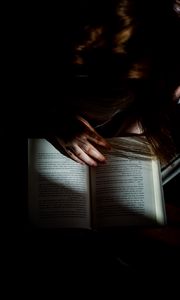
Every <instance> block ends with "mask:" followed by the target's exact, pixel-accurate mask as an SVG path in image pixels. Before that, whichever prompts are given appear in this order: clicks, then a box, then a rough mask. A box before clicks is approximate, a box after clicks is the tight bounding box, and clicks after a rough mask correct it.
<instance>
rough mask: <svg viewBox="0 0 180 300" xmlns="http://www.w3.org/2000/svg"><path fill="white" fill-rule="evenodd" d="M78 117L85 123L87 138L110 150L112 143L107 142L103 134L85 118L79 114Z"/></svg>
mask: <svg viewBox="0 0 180 300" xmlns="http://www.w3.org/2000/svg"><path fill="white" fill-rule="evenodd" d="M77 119H78V120H79V121H81V122H82V123H83V124H84V125H85V127H86V134H87V139H88V140H89V141H91V142H93V143H95V144H97V145H100V146H102V147H105V148H107V149H109V150H110V149H111V145H110V144H109V143H108V142H107V140H106V139H104V138H103V137H102V136H100V135H99V134H98V133H97V132H96V131H95V130H94V128H93V127H92V126H91V125H90V124H89V123H88V122H87V121H86V120H85V119H84V118H82V117H80V116H77Z"/></svg>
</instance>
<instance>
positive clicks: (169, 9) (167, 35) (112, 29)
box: [64, 0, 180, 160]
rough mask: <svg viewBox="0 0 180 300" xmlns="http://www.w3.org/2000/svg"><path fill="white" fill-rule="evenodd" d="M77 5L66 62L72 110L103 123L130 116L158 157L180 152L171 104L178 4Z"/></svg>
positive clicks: (139, 0)
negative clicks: (116, 116) (122, 113)
mask: <svg viewBox="0 0 180 300" xmlns="http://www.w3.org/2000/svg"><path fill="white" fill-rule="evenodd" d="M74 2H75V4H74V7H71V14H70V16H71V26H70V25H68V26H67V32H66V33H67V35H66V36H65V45H66V47H65V49H66V48H67V49H69V50H68V51H66V53H65V58H64V61H65V62H67V65H68V67H67V65H66V67H67V70H68V72H67V73H68V80H69V82H71V88H70V89H69V90H70V92H69V93H68V92H67V97H69V99H71V96H72V98H73V99H74V100H73V101H72V107H73V109H77V112H79V111H80V112H86V111H90V112H91V114H93V115H94V117H95V118H97V119H98V118H99V119H102V120H103V118H104V119H106V118H108V116H111V115H113V113H114V112H115V111H127V112H128V111H129V112H130V114H131V115H132V116H133V117H134V118H136V119H137V120H138V121H139V123H140V125H141V127H142V129H143V132H144V134H145V136H146V138H147V140H148V141H149V142H150V144H151V146H152V149H153V151H154V153H155V154H156V155H158V156H159V158H160V159H162V160H167V159H169V158H170V157H171V156H172V155H174V153H175V151H176V149H175V145H174V143H173V135H172V132H171V129H172V128H171V118H173V113H174V106H173V102H172V101H171V99H172V93H173V89H174V88H175V86H176V85H178V84H179V82H178V80H179V78H178V66H177V64H178V61H177V58H178V55H179V54H178V53H180V52H179V50H178V42H177V40H178V34H179V18H178V16H177V15H176V13H175V10H173V5H174V1H172V0H164V1H163V0H159V1H157V0H156V1H155V0H152V1H143V0H136V1H133V0H111V1H103V0H98V1H97V0H96V1H95V0H91V1H74ZM179 36H180V35H179ZM69 75H70V76H69ZM69 78H70V79H69Z"/></svg>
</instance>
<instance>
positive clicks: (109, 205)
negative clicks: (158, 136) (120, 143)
mask: <svg viewBox="0 0 180 300" xmlns="http://www.w3.org/2000/svg"><path fill="white" fill-rule="evenodd" d="M107 158H108V162H107V164H106V165H103V166H99V167H98V168H96V172H95V171H94V170H92V171H91V172H92V178H91V184H92V190H93V192H92V196H93V206H94V207H95V208H94V210H95V212H96V213H95V217H94V223H95V225H96V226H97V227H109V226H125V225H148V224H164V222H165V211H164V206H163V202H164V198H163V191H162V189H161V188H160V186H161V181H160V178H161V177H160V170H159V168H158V167H157V165H158V161H156V160H154V159H153V160H152V159H138V158H137V157H136V158H133V157H132V158H126V157H122V156H118V154H117V153H116V151H112V152H111V154H108V155H107Z"/></svg>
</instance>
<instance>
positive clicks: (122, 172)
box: [28, 137, 166, 229]
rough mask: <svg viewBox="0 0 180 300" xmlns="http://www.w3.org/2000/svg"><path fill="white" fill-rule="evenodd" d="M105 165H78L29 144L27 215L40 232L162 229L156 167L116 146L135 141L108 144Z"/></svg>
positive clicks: (45, 145) (42, 145)
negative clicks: (122, 228) (57, 229)
mask: <svg viewBox="0 0 180 300" xmlns="http://www.w3.org/2000/svg"><path fill="white" fill-rule="evenodd" d="M109 141H110V142H111V144H113V143H114V146H113V149H112V150H111V151H110V152H108V153H105V155H106V156H107V159H108V160H107V163H106V164H105V165H101V166H98V167H88V166H84V165H80V164H78V163H76V162H74V161H73V160H71V159H69V158H67V157H66V156H64V155H63V154H61V153H60V152H59V151H58V150H57V149H56V148H55V147H54V146H53V145H52V144H50V143H49V142H48V141H47V140H45V139H29V140H28V207H29V209H28V211H29V216H30V220H31V222H32V223H33V224H34V225H35V226H38V227H45V228H46V227H47V228H82V229H103V228H113V227H116V228H117V227H119V226H120V227H121V226H129V225H158V224H159V225H163V224H165V223H166V213H165V205H164V197H163V189H162V182H161V171H160V166H159V162H158V160H156V159H152V157H151V158H150V156H148V155H147V157H146V156H144V157H143V156H142V157H138V155H135V156H134V157H133V156H132V157H130V158H128V157H126V155H124V156H123V155H122V153H121V154H120V151H118V145H119V143H121V145H125V146H126V144H127V145H132V143H136V144H137V151H138V146H139V141H137V140H136V139H134V138H133V137H118V138H112V139H109Z"/></svg>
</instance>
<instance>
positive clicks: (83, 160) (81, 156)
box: [58, 136, 106, 166]
mask: <svg viewBox="0 0 180 300" xmlns="http://www.w3.org/2000/svg"><path fill="white" fill-rule="evenodd" d="M58 141H59V144H60V146H61V147H63V150H64V152H65V154H66V155H67V156H68V157H70V158H71V159H73V160H74V161H76V162H78V163H80V164H86V165H89V166H97V165H98V163H101V164H102V163H105V162H106V158H105V156H104V155H102V154H101V153H100V152H99V151H98V150H97V149H96V148H95V147H94V146H93V145H92V144H90V143H89V142H88V141H87V139H86V138H85V136H84V137H81V138H80V137H79V138H76V139H74V140H73V141H71V142H69V143H68V144H66V143H64V142H63V141H62V140H61V139H59V138H58Z"/></svg>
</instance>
